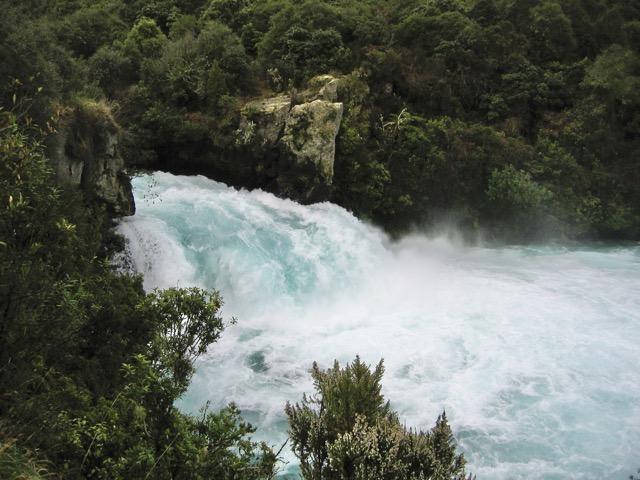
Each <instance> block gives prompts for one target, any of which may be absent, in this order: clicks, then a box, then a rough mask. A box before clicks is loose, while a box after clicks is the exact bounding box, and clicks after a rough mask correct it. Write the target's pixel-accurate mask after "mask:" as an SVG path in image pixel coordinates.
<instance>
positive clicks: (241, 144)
mask: <svg viewBox="0 0 640 480" xmlns="http://www.w3.org/2000/svg"><path fill="white" fill-rule="evenodd" d="M338 83H339V80H338V79H336V78H334V77H331V76H329V75H323V76H321V77H316V78H314V79H313V80H312V81H311V82H310V83H309V87H308V89H306V90H304V91H302V92H295V93H294V94H292V95H289V96H279V97H273V98H267V99H263V100H259V101H254V102H249V103H247V104H246V105H245V106H244V108H243V110H242V121H241V122H240V127H239V128H238V130H237V132H236V146H237V148H238V149H239V150H240V151H243V152H244V153H245V154H246V155H249V156H250V157H251V158H252V159H253V160H252V164H253V168H254V170H255V173H256V176H257V178H258V182H257V183H258V186H260V187H261V188H264V189H266V190H269V191H272V192H273V193H275V194H277V195H279V196H281V197H286V198H290V199H292V200H296V201H298V202H300V203H314V202H321V201H326V200H329V199H330V198H331V185H332V182H333V163H334V159H335V139H336V135H337V134H338V130H339V128H340V121H341V119H342V112H343V105H342V103H339V102H337V88H338Z"/></svg>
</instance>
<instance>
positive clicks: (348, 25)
mask: <svg viewBox="0 0 640 480" xmlns="http://www.w3.org/2000/svg"><path fill="white" fill-rule="evenodd" d="M3 13H4V15H3V16H4V19H3V22H2V29H3V32H2V33H3V35H2V40H0V55H2V59H3V61H2V63H1V64H0V78H2V79H3V81H4V80H7V79H9V78H14V79H17V80H15V81H14V85H13V88H7V89H5V90H4V92H3V103H4V105H8V104H9V103H10V101H11V96H12V95H13V93H15V92H16V90H17V93H18V97H19V98H26V97H33V95H32V93H33V91H34V90H36V89H38V88H40V87H42V88H43V90H42V93H41V94H40V95H39V96H38V99H37V101H35V104H34V105H33V108H32V114H33V115H35V116H36V117H40V118H47V116H48V115H49V113H50V112H49V110H51V109H52V108H53V106H54V105H56V104H68V103H69V102H73V101H74V99H77V98H79V97H85V98H89V99H96V100H104V101H106V103H107V104H109V105H110V107H111V109H112V111H113V113H114V115H115V117H116V119H117V121H118V122H119V124H120V125H121V126H122V127H123V128H124V131H125V132H126V135H125V136H124V138H123V140H124V142H125V143H126V144H127V145H126V146H127V152H128V154H127V161H128V163H129V165H130V166H131V165H143V166H147V167H151V168H155V167H161V166H162V165H163V162H164V161H165V160H166V159H167V158H169V157H170V158H172V159H173V161H172V165H174V166H175V165H176V161H175V158H179V159H180V165H182V167H181V169H182V171H194V168H196V165H197V166H198V167H197V168H202V169H206V164H207V161H209V160H207V158H212V156H216V155H218V156H224V155H225V153H228V152H230V151H231V150H233V148H234V146H235V144H236V136H237V135H236V132H237V131H238V127H239V120H240V108H241V106H242V105H243V104H244V103H245V102H246V101H247V100H248V99H251V98H255V97H264V96H269V95H273V94H276V93H281V92H284V93H287V94H289V95H291V96H292V98H293V99H295V96H296V91H297V89H299V88H301V87H302V86H304V85H305V82H306V81H307V80H308V79H309V78H311V77H313V76H314V75H317V74H324V73H332V74H333V75H335V76H338V77H341V78H342V81H341V88H340V92H339V93H340V101H342V102H344V104H345V114H344V118H343V121H342V126H341V129H340V132H339V133H338V137H337V154H336V159H335V178H334V193H333V201H335V202H336V203H338V204H340V205H342V206H344V207H346V208H348V209H350V210H352V211H353V212H354V213H355V214H356V215H358V216H359V217H361V218H366V219H369V220H371V221H373V222H375V223H377V224H379V225H382V226H383V227H385V228H386V229H387V230H388V231H390V232H391V233H394V234H398V233H402V232H405V231H407V230H408V229H411V228H412V227H415V226H418V227H421V226H429V225H435V224H438V223H439V222H443V221H447V222H449V223H453V224H454V225H456V226H458V227H460V228H462V229H465V230H466V231H468V232H473V231H479V230H482V231H484V232H488V234H489V235H490V236H492V237H493V238H496V239H498V240H505V241H518V242H522V241H531V240H538V239H541V238H551V239H562V238H568V239H573V238H585V237H589V238H592V237H598V238H613V239H637V238H640V227H639V225H640V194H639V190H640V189H638V188H637V185H638V182H639V180H640V167H639V166H638V165H640V163H639V162H638V155H640V127H639V125H640V123H639V122H640V117H638V111H640V109H639V108H638V107H639V106H640V96H639V95H638V91H640V89H639V88H638V73H639V72H640V57H639V54H640V51H639V49H640V40H639V39H640V27H639V25H640V11H639V9H638V8H637V7H636V6H635V5H633V4H629V2H623V1H620V0H589V1H578V0H573V1H568V2H558V1H556V0H545V1H542V0H412V1H410V2H406V1H403V2H397V1H396V0H385V1H382V2H380V1H377V2H370V1H367V0H361V1H357V2H352V1H350V2H341V1H332V2H326V1H320V0H306V1H292V0H230V1H222V0H154V1H135V2H124V1H123V0H101V1H91V2H88V1H85V2H71V1H64V0H55V1H54V0H50V1H47V2H35V1H25V2H20V4H19V5H13V6H9V5H8V6H6V8H5V10H4V12H3ZM16 82H17V83H16ZM16 86H17V88H16ZM190 164H191V165H190Z"/></svg>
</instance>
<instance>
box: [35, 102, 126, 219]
mask: <svg viewBox="0 0 640 480" xmlns="http://www.w3.org/2000/svg"><path fill="white" fill-rule="evenodd" d="M119 137H120V129H119V127H118V125H117V124H116V122H115V121H114V119H113V117H112V116H111V113H110V111H109V109H108V107H107V106H106V105H104V104H101V103H97V102H91V103H87V104H85V105H82V106H81V107H77V108H76V109H75V110H74V111H73V113H71V114H69V115H67V116H65V117H64V118H63V119H62V121H61V124H60V126H59V128H58V133H57V134H55V135H53V136H52V138H51V139H50V141H49V144H48V148H47V157H48V158H49V159H50V160H51V162H52V164H53V166H54V169H55V172H56V174H57V178H58V181H59V182H60V183H71V184H74V185H78V186H80V188H81V189H82V191H83V193H84V195H85V196H86V197H87V198H90V199H95V200H98V201H100V202H102V203H104V204H105V205H106V206H107V209H108V210H109V211H111V212H112V213H113V214H115V215H117V216H125V215H133V213H134V212H135V202H134V198H133V191H132V188H131V181H130V180H129V177H128V176H127V174H126V172H125V170H124V167H125V164H124V160H123V159H122V156H121V155H120V151H119V144H118V140H119Z"/></svg>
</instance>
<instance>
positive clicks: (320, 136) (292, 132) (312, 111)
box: [278, 100, 343, 203]
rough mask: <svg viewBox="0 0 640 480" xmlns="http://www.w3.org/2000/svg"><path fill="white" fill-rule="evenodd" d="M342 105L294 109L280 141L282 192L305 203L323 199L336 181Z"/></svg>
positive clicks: (318, 102) (320, 103)
mask: <svg viewBox="0 0 640 480" xmlns="http://www.w3.org/2000/svg"><path fill="white" fill-rule="evenodd" d="M342 112H343V105H342V103H331V102H328V101H325V100H314V101H312V102H309V103H302V104H300V105H296V106H294V107H293V108H292V109H291V111H290V112H289V116H288V117H287V120H286V122H285V128H284V135H283V136H282V139H281V140H280V152H281V162H280V166H281V167H280V172H279V175H278V184H279V186H280V189H281V190H283V191H284V193H286V194H287V196H290V197H292V198H294V199H296V200H300V201H302V202H303V203H308V202H313V201H316V200H319V199H320V198H322V196H323V194H322V192H326V191H328V190H330V187H331V183H332V181H333V163H334V159H335V152H336V135H337V134H338V130H339V129H340V121H341V120H342Z"/></svg>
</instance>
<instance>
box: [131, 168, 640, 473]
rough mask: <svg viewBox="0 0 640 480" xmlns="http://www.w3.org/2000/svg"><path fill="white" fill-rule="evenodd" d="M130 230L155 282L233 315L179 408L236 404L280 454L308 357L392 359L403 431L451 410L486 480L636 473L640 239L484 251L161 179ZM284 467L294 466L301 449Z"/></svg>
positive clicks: (144, 269)
mask: <svg viewBox="0 0 640 480" xmlns="http://www.w3.org/2000/svg"><path fill="white" fill-rule="evenodd" d="M133 184H134V192H135V197H136V203H137V213H136V215H135V216H133V217H129V218H126V219H124V220H123V221H122V223H121V224H120V226H119V230H120V232H121V233H122V234H123V235H125V237H126V239H127V249H128V253H129V255H130V261H131V263H132V266H133V268H134V269H135V270H136V271H138V272H141V273H143V274H144V276H145V288H147V289H152V288H155V287H159V288H166V287H172V286H191V285H194V286H199V287H203V288H210V289H211V288H215V289H217V290H220V292H221V293H222V295H223V298H224V301H225V305H224V307H223V311H222V314H223V316H224V317H225V318H230V317H236V318H237V320H238V322H237V324H236V325H232V326H229V327H228V328H227V330H226V331H225V332H224V334H223V337H222V338H221V339H220V340H219V341H218V343H216V344H214V345H212V346H211V347H210V349H209V352H208V353H207V354H206V355H205V356H204V357H202V358H201V359H200V361H199V363H198V371H197V373H196V375H195V377H194V380H193V383H192V385H191V388H190V389H189V391H188V393H187V395H186V396H185V398H183V399H182V400H181V403H180V408H182V409H185V410H187V411H193V412H196V411H197V410H198V408H199V407H200V406H202V405H204V403H205V402H207V401H211V406H212V407H213V408H220V407H222V406H224V405H226V404H227V403H228V402H230V401H234V402H236V404H237V405H238V406H239V408H240V409H241V410H242V411H243V414H244V415H245V418H246V419H247V420H249V421H251V422H252V423H253V424H254V425H255V426H257V428H258V431H257V433H256V437H255V438H258V439H265V440H267V441H268V442H269V443H270V444H273V445H276V448H278V447H279V446H280V445H281V444H282V443H283V442H284V441H285V439H286V429H287V425H286V418H285V415H284V411H283V409H284V405H285V403H286V402H287V401H291V402H296V401H299V400H300V399H301V397H302V394H303V392H306V393H313V387H312V383H311V378H310V376H309V368H310V366H311V363H312V362H313V361H317V362H318V364H319V365H320V366H321V367H324V368H326V367H329V366H331V365H332V364H333V361H334V359H337V360H339V361H340V362H341V363H342V364H345V363H347V362H349V361H351V360H353V359H354V357H355V356H356V355H357V354H358V355H360V357H361V358H362V359H363V361H365V362H366V363H368V364H372V365H375V364H376V363H377V362H378V361H379V360H380V359H381V358H384V362H385V367H386V373H385V376H384V378H383V380H382V385H383V394H384V395H385V397H386V398H387V399H388V400H390V401H391V404H392V408H393V409H394V410H395V411H397V412H398V413H399V415H400V417H401V419H402V421H403V422H405V423H406V425H407V426H410V427H414V428H420V429H423V430H426V429H429V428H431V427H432V426H433V425H434V423H435V420H436V418H437V416H438V414H439V413H441V412H442V411H443V409H446V412H447V417H448V418H449V421H450V423H451V425H452V428H453V431H454V434H455V436H456V438H457V439H458V442H459V451H460V452H463V453H464V454H465V457H466V458H467V461H468V468H467V470H468V471H470V472H473V473H475V474H477V476H478V479H519V478H521V479H536V478H539V479H563V480H564V479H587V478H588V479H594V478H608V479H620V480H624V479H625V478H628V476H629V475H630V474H632V473H634V472H635V470H636V468H637V467H640V449H639V448H638V446H639V445H640V355H638V351H639V345H640V246H639V245H637V244H634V245H623V246H620V245H617V246H614V245H596V246H576V247H573V248H567V247H558V246H536V247H509V248H487V247H483V246H473V247H471V246H465V245H463V244H462V243H461V242H456V241H455V240H452V239H450V238H443V237H440V238H437V237H436V238H432V237H428V236H425V235H418V234H416V235H412V236H408V237H406V238H404V239H402V240H400V241H398V242H391V241H390V240H389V239H388V238H386V236H385V235H384V234H383V233H382V232H381V231H379V230H377V229H375V228H373V227H371V226H369V225H366V224H364V223H362V222H360V221H358V220H357V219H356V218H355V217H354V216H353V215H351V214H350V213H349V212H347V211H345V210H344V209H342V208H340V207H338V206H335V205H332V204H329V203H323V204H316V205H311V206H301V205H299V204H296V203H294V202H291V201H288V200H282V199H278V198H276V197H274V196H272V195H270V194H267V193H264V192H261V191H253V192H247V191H237V190H234V189H231V188H228V187H227V186H225V185H222V184H220V183H216V182H213V181H211V180H207V179H205V178H202V177H179V176H173V175H170V174H166V173H156V174H154V175H146V176H140V177H137V178H135V179H134V181H133ZM285 458H286V459H287V460H288V461H289V464H288V465H287V467H285V472H295V468H296V467H295V457H293V456H292V455H291V454H290V453H286V452H285Z"/></svg>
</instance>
